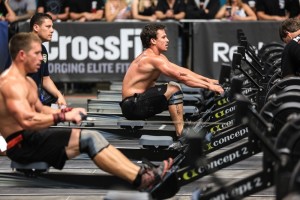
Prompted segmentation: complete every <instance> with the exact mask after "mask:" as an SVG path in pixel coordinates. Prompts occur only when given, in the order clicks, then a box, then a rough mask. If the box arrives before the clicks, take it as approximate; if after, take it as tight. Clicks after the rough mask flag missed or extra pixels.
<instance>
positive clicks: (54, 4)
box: [37, 0, 70, 21]
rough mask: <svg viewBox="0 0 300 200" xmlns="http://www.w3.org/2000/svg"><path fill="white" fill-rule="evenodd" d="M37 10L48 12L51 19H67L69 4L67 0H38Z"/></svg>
mask: <svg viewBox="0 0 300 200" xmlns="http://www.w3.org/2000/svg"><path fill="white" fill-rule="evenodd" d="M37 12H39V13H47V14H49V15H50V16H51V17H52V19H53V21H60V20H61V21H66V20H68V19H69V12H70V6H69V1H68V0H38V5H37Z"/></svg>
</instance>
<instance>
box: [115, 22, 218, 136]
mask: <svg viewBox="0 0 300 200" xmlns="http://www.w3.org/2000/svg"><path fill="white" fill-rule="evenodd" d="M140 37H141V41H142V44H143V47H144V49H145V50H144V51H143V52H142V53H141V54H140V55H139V56H138V57H137V58H136V59H135V60H133V62H132V63H131V65H130V66H129V68H128V71H127V73H126V75H125V77H124V79H123V87H122V98H123V101H122V102H121V103H120V106H121V108H122V113H123V115H124V116H125V117H126V118H127V119H130V120H144V119H146V118H149V117H152V116H154V115H155V114H158V113H161V112H163V111H165V110H169V112H170V116H171V119H172V121H173V122H174V125H175V130H176V135H177V136H178V137H181V136H182V134H183V127H184V121H183V93H182V90H181V87H180V85H179V84H178V83H176V82H174V81H171V82H169V83H167V84H162V85H156V80H157V79H158V78H159V76H160V75H161V74H164V75H166V76H168V77H170V78H172V79H175V80H177V81H179V82H182V83H184V84H185V85H187V86H190V87H199V88H206V89H209V90H211V91H214V92H217V93H223V92H224V91H223V89H222V87H221V86H220V85H218V81H217V80H214V79H210V78H206V77H204V76H201V75H199V74H196V73H194V72H192V71H191V70H189V69H187V68H184V67H180V66H178V65H176V64H174V63H172V62H170V61H169V60H168V58H167V57H166V56H165V55H164V54H163V53H164V52H166V51H167V49H168V44H169V40H168V37H167V34H166V27H165V26H164V25H162V24H155V23H154V24H153V23H152V24H148V25H146V26H145V27H144V28H143V30H142V32H141V35H140Z"/></svg>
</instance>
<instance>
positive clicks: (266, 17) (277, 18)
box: [257, 11, 288, 21]
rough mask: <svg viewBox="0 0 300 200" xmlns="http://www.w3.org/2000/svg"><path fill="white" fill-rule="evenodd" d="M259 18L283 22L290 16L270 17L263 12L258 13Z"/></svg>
mask: <svg viewBox="0 0 300 200" xmlns="http://www.w3.org/2000/svg"><path fill="white" fill-rule="evenodd" d="M257 18H258V19H260V20H275V21H283V20H285V19H287V18H288V15H286V16H278V15H268V14H266V13H265V12H263V11H257Z"/></svg>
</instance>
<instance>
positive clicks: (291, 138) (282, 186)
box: [275, 114, 300, 200]
mask: <svg viewBox="0 0 300 200" xmlns="http://www.w3.org/2000/svg"><path fill="white" fill-rule="evenodd" d="M275 147H276V149H277V150H278V151H279V152H280V155H281V158H282V160H283V161H284V162H282V165H279V166H278V169H277V174H276V177H275V178H276V179H275V181H276V186H277V187H276V197H277V199H278V200H279V199H284V198H285V197H286V196H290V197H289V198H291V196H292V195H293V196H294V195H295V194H293V193H297V194H298V195H299V177H300V176H299V175H300V174H299V173H300V171H299V170H300V162H299V158H300V115H299V114H291V115H290V116H289V119H288V121H287V123H286V124H285V125H284V126H283V128H282V129H281V130H280V132H279V133H278V137H277V139H276V142H275ZM294 199H296V198H294Z"/></svg>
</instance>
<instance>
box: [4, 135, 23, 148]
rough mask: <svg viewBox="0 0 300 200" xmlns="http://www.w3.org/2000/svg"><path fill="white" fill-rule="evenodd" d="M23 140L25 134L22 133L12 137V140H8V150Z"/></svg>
mask: <svg viewBox="0 0 300 200" xmlns="http://www.w3.org/2000/svg"><path fill="white" fill-rule="evenodd" d="M22 140H23V135H22V134H19V135H18V136H16V137H14V138H12V139H11V140H9V141H8V142H7V150H9V149H11V148H13V147H14V146H16V145H17V144H19V143H20V142H21V141H22Z"/></svg>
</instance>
